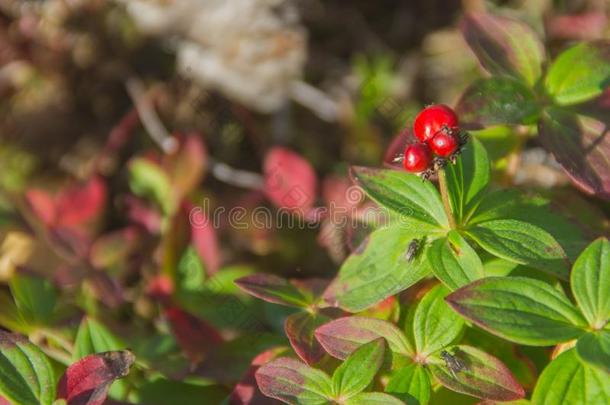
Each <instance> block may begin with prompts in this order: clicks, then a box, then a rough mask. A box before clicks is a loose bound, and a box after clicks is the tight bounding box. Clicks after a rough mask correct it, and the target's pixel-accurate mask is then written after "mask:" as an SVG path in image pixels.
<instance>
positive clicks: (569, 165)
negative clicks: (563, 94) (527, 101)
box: [538, 108, 610, 199]
mask: <svg viewBox="0 0 610 405" xmlns="http://www.w3.org/2000/svg"><path fill="white" fill-rule="evenodd" d="M607 122H608V120H607V119H604V120H598V119H596V118H592V117H588V116H585V115H579V114H576V113H574V112H573V111H569V110H565V109H560V108H547V109H546V110H545V111H544V112H543V114H542V119H541V120H540V122H539V124H538V133H539V137H538V139H539V140H540V142H541V143H542V145H543V146H544V147H545V148H546V149H547V150H549V151H550V152H551V153H552V154H553V156H554V157H555V159H556V160H557V162H558V163H559V164H560V165H561V166H562V167H563V169H564V171H565V173H566V174H567V175H568V177H569V178H570V180H572V182H573V183H574V184H576V186H578V188H580V189H582V190H584V191H585V192H586V193H588V194H595V195H597V196H599V197H602V198H605V199H610V136H607Z"/></svg>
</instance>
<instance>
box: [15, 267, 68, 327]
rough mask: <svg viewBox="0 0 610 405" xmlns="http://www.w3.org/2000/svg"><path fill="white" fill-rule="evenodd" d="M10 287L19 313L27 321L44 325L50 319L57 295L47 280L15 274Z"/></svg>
mask: <svg viewBox="0 0 610 405" xmlns="http://www.w3.org/2000/svg"><path fill="white" fill-rule="evenodd" d="M10 287H11V293H12V294H13V298H14V299H15V304H16V305H17V308H18V309H19V313H20V314H21V315H22V316H23V318H25V319H26V320H27V321H28V322H29V323H33V324H37V325H46V324H48V323H49V322H50V321H51V318H52V315H53V310H54V309H55V304H56V301H57V295H56V292H55V288H53V285H52V284H51V283H50V282H49V280H46V279H43V278H40V277H33V276H27V275H23V274H16V275H15V276H14V277H12V278H11V281H10Z"/></svg>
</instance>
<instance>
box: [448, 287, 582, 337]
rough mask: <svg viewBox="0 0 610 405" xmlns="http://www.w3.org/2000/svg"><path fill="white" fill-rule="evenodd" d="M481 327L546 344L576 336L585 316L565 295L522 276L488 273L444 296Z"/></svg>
mask: <svg viewBox="0 0 610 405" xmlns="http://www.w3.org/2000/svg"><path fill="white" fill-rule="evenodd" d="M446 300H447V302H448V303H449V305H451V306H452V307H453V309H455V310H456V311H457V312H459V313H460V314H462V315H463V316H464V317H466V318H467V319H469V320H471V321H472V322H474V323H475V324H477V325H478V326H480V327H481V328H483V329H485V330H487V331H488V332H491V333H493V334H495V335H498V336H500V337H502V338H504V339H507V340H510V341H512V342H516V343H521V344H525V345H531V346H548V345H553V344H557V343H561V342H566V341H568V340H571V339H574V338H577V337H579V336H580V335H582V334H583V333H584V331H583V328H584V326H585V320H584V319H583V317H582V315H580V312H579V311H578V309H576V308H575V307H574V305H572V303H571V302H570V301H569V300H568V299H567V297H566V296H565V295H564V294H563V293H561V292H560V291H558V290H556V289H555V288H553V287H552V286H550V285H549V284H547V283H544V282H542V281H539V280H534V279H530V278H525V277H487V278H484V279H481V280H478V281H475V282H474V283H472V284H469V285H467V286H466V287H462V288H460V289H459V290H457V291H455V292H453V293H452V294H451V295H449V296H448V297H447V298H446Z"/></svg>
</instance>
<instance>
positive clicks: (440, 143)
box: [428, 131, 459, 158]
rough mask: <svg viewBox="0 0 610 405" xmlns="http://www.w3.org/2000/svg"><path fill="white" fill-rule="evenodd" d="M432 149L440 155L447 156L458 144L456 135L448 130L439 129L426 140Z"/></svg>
mask: <svg viewBox="0 0 610 405" xmlns="http://www.w3.org/2000/svg"><path fill="white" fill-rule="evenodd" d="M428 145H430V148H431V149H432V151H433V152H434V153H435V154H437V155H438V156H440V157H443V158H446V157H449V156H450V155H451V154H452V153H453V152H455V151H456V150H457V148H458V146H459V141H458V139H457V137H456V136H455V135H453V134H451V133H449V132H445V131H440V132H439V133H437V134H436V135H434V136H433V137H432V139H431V140H430V141H428Z"/></svg>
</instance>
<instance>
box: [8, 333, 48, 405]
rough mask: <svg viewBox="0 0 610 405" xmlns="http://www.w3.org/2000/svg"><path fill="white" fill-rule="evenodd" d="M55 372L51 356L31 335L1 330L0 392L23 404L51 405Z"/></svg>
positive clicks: (9, 398)
mask: <svg viewBox="0 0 610 405" xmlns="http://www.w3.org/2000/svg"><path fill="white" fill-rule="evenodd" d="M55 378H56V377H55V373H54V370H53V367H52V365H51V362H50V361H49V359H48V358H47V356H46V355H45V354H44V353H43V352H42V351H41V350H40V349H39V348H38V347H36V346H35V345H33V344H32V343H30V342H29V341H28V340H27V338H25V337H23V336H21V335H17V334H11V333H7V332H2V331H0V394H1V395H2V396H4V397H5V398H7V399H8V400H10V401H12V402H13V403H16V404H20V405H50V404H52V403H53V401H54V400H55V383H56V379H55Z"/></svg>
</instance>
